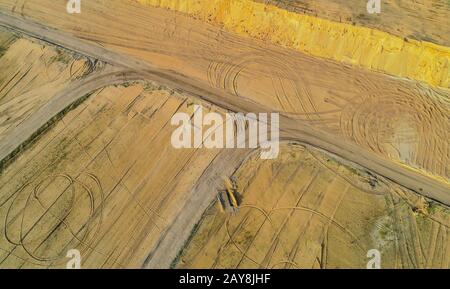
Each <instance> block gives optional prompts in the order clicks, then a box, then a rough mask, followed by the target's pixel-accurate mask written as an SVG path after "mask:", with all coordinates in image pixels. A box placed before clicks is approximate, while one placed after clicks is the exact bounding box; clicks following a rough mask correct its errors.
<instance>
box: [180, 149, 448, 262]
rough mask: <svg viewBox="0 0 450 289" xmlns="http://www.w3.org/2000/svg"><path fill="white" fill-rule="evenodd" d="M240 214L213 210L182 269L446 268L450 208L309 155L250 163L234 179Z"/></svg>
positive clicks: (287, 154) (286, 152) (297, 152)
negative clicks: (373, 256)
mask: <svg viewBox="0 0 450 289" xmlns="http://www.w3.org/2000/svg"><path fill="white" fill-rule="evenodd" d="M233 177H234V178H235V180H236V182H237V187H238V191H239V193H240V199H241V205H240V208H239V211H238V213H236V214H232V213H223V212H222V211H220V210H219V209H218V207H217V203H216V202H214V203H213V204H211V206H210V208H209V209H208V210H207V211H206V212H205V214H204V215H203V217H202V219H201V220H200V222H199V224H198V225H197V226H196V228H195V229H194V231H193V234H192V236H191V239H190V241H189V242H188V243H187V245H186V247H185V249H184V250H183V252H182V253H181V254H180V256H179V257H178V259H177V260H175V261H174V263H173V266H176V267H178V268H365V267H366V263H367V262H368V258H367V256H366V254H367V252H368V251H369V250H370V249H378V250H380V252H381V256H382V258H381V263H382V267H383V268H430V267H432V268H449V266H450V242H449V240H448V238H449V231H448V228H449V225H450V223H449V222H450V219H449V211H448V207H446V206H441V205H439V204H437V203H434V202H430V201H429V200H428V201H427V200H425V199H423V198H421V197H418V196H417V195H415V194H413V193H411V192H409V191H407V190H404V189H402V188H401V187H399V186H397V185H395V184H393V183H392V182H390V181H387V180H386V179H384V178H381V177H378V176H375V175H372V174H370V173H367V172H366V171H364V170H362V169H361V168H358V167H354V166H349V165H348V164H345V162H344V163H343V162H342V160H339V159H336V158H334V157H332V156H330V155H327V154H324V153H322V152H320V151H317V150H315V149H312V148H305V147H303V146H300V145H296V144H290V145H285V146H283V148H282V152H281V155H280V157H279V158H278V159H276V160H270V161H269V160H268V161H261V160H260V159H258V157H257V155H255V156H253V157H250V158H249V159H248V160H247V161H246V162H245V163H244V164H243V165H242V166H241V167H240V168H239V169H238V170H237V171H236V173H235V174H234V175H233Z"/></svg>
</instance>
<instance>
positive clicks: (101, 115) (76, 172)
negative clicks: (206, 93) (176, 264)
mask: <svg viewBox="0 0 450 289" xmlns="http://www.w3.org/2000/svg"><path fill="white" fill-rule="evenodd" d="M190 104H191V103H190V102H189V101H188V100H187V99H186V98H185V97H182V96H180V95H174V94H173V93H172V92H170V91H168V90H165V89H163V88H158V87H153V86H152V85H149V84H130V85H125V86H119V87H115V86H110V87H106V88H104V89H101V90H99V91H97V92H95V93H94V95H92V96H91V97H90V98H89V99H88V100H87V101H85V102H84V103H83V104H81V105H80V106H79V107H77V108H76V109H74V110H73V111H71V112H69V113H68V114H67V115H66V116H64V118H62V119H61V120H60V121H59V122H58V123H57V124H56V125H55V126H54V127H52V128H51V129H50V130H49V131H48V132H47V133H46V134H45V135H43V136H41V137H40V139H39V141H38V142H36V143H35V144H34V145H33V146H32V147H31V148H30V149H28V150H27V151H25V152H24V153H23V154H21V155H20V157H19V158H18V159H17V160H16V161H15V162H14V163H13V164H11V165H10V166H8V168H7V169H6V170H5V171H4V172H3V174H2V175H1V176H0V187H1V191H0V218H1V219H2V220H3V221H2V222H1V224H2V225H0V227H1V232H3V234H2V236H1V238H0V248H1V249H0V250H1V251H2V252H0V267H3V268H11V267H25V268H29V267H64V266H65V258H64V256H65V254H66V252H67V250H68V249H70V248H76V249H80V251H81V252H82V258H83V261H82V263H83V267H85V268H92V267H95V268H98V267H140V266H142V264H143V262H144V260H145V258H146V257H147V255H148V253H149V252H150V251H151V249H152V247H153V246H155V243H156V242H157V241H158V238H159V237H160V234H161V232H162V231H163V230H164V229H165V227H166V226H167V225H168V224H170V222H171V221H172V219H173V218H174V217H175V216H176V215H177V214H178V212H179V210H180V207H181V206H182V204H183V203H184V201H185V199H186V198H188V197H189V196H188V195H187V193H188V192H189V189H190V187H191V186H192V185H193V184H194V183H195V180H196V179H197V178H198V177H199V176H200V175H201V174H202V172H203V171H204V169H205V168H206V167H207V166H208V164H209V163H210V162H211V161H212V159H213V158H214V157H215V155H216V154H217V152H218V151H217V150H207V149H203V150H196V149H186V150H176V149H174V148H172V146H170V136H171V133H172V127H171V125H170V117H171V116H172V114H174V113H175V112H177V111H178V112H179V111H186V112H190V113H192V112H191V110H192V109H191V107H190Z"/></svg>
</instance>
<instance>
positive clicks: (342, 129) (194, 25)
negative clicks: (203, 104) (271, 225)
mask: <svg viewBox="0 0 450 289" xmlns="http://www.w3.org/2000/svg"><path fill="white" fill-rule="evenodd" d="M43 1H44V2H43ZM45 1H47V0H40V1H26V2H25V3H24V4H25V5H21V4H20V3H17V2H16V1H3V2H2V3H0V10H1V11H4V12H7V13H12V14H13V15H16V16H18V17H22V15H23V17H26V18H27V19H33V20H34V21H38V22H40V23H44V24H45V25H47V26H49V27H54V28H57V29H59V30H62V31H65V32H68V33H70V34H72V35H74V36H76V37H79V38H80V39H84V40H89V41H92V42H95V43H97V44H98V45H101V46H104V47H107V48H108V49H111V50H113V51H116V52H120V53H123V54H126V55H130V56H132V57H134V58H136V59H138V60H140V61H144V62H146V63H149V64H151V65H152V66H153V67H155V68H157V69H167V70H169V71H176V73H177V74H180V75H184V76H187V77H189V78H191V79H193V80H196V81H199V82H200V83H202V84H203V85H205V86H208V87H214V88H218V89H221V90H225V91H227V92H230V93H232V94H234V95H236V96H238V97H241V98H246V99H249V100H251V101H253V102H256V103H258V104H261V105H264V106H265V107H268V108H270V109H271V110H279V111H285V112H290V113H292V114H293V115H295V117H297V118H299V119H302V120H304V121H306V122H309V123H311V124H312V125H314V126H315V127H317V128H319V129H322V130H325V131H328V132H330V133H333V134H335V135H336V136H337V137H339V138H345V139H346V140H349V141H352V142H354V143H356V144H358V145H360V146H362V147H364V148H365V149H367V150H368V151H371V152H375V153H377V154H379V155H380V156H381V157H384V158H386V159H391V160H394V161H396V162H399V163H402V164H405V165H408V166H412V167H415V168H417V169H421V170H424V171H426V172H427V173H431V174H433V175H435V176H438V177H439V176H440V177H443V178H444V179H448V177H449V175H450V170H449V161H448V158H449V154H450V148H449V146H448V141H447V140H448V132H449V131H450V127H449V125H450V124H449V121H448V111H449V110H450V101H449V99H450V97H449V91H448V90H446V89H439V88H433V87H430V86H429V85H426V84H422V83H420V84H419V83H416V82H412V81H407V80H404V79H398V78H393V77H387V76H385V75H383V74H379V73H375V72H371V71H367V70H364V69H359V68H357V67H353V66H348V65H344V64H338V63H335V62H332V61H327V60H324V59H317V58H313V57H310V56H307V55H304V54H301V53H298V52H296V51H293V50H290V49H284V48H280V47H278V46H275V45H271V44H269V43H266V42H261V41H255V40H252V39H248V38H243V37H238V36H236V35H233V34H230V33H227V32H225V31H224V30H223V29H221V28H220V27H216V26H213V25H210V24H207V23H204V22H202V21H198V20H194V19H192V18H190V17H188V16H186V15H183V14H180V13H176V12H172V11H168V10H165V9H158V8H152V7H146V8H145V9H143V6H142V5H140V4H138V3H137V2H136V1H117V0H112V1H108V4H105V3H104V2H98V1H89V2H86V3H83V8H84V10H83V13H81V14H80V15H76V17H75V16H74V15H71V16H74V17H67V15H65V14H64V13H62V12H61V11H65V4H66V2H65V1H58V2H56V3H54V2H53V1H51V2H52V4H48V5H46V4H45ZM49 3H50V2H49ZM19 8H20V9H19ZM128 31H133V33H132V34H130V33H128ZM372 108H376V109H375V110H373V109H372Z"/></svg>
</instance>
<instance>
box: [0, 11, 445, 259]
mask: <svg viewBox="0 0 450 289" xmlns="http://www.w3.org/2000/svg"><path fill="white" fill-rule="evenodd" d="M0 25H1V26H5V27H8V28H10V29H13V30H15V31H18V32H21V33H23V34H26V35H29V36H31V37H34V38H37V39H40V40H42V41H45V42H49V43H52V44H54V45H58V46H61V47H64V48H66V49H69V50H72V51H75V52H77V53H80V54H83V55H86V56H89V57H91V58H96V59H99V60H102V61H104V62H107V63H110V64H112V65H114V66H116V67H117V68H121V69H122V70H121V71H115V72H109V73H106V74H104V75H97V76H92V77H89V78H86V79H85V80H83V81H81V82H76V83H73V84H72V85H71V87H70V88H69V89H67V90H65V91H63V92H60V93H58V94H57V95H56V96H55V98H54V99H53V100H52V101H51V102H49V104H48V105H46V106H45V107H44V108H42V109H41V110H39V112H38V113H36V114H35V115H33V117H32V118H30V119H28V120H27V121H26V122H24V123H22V125H21V126H20V127H18V128H17V130H16V131H14V134H13V135H12V136H11V137H8V139H7V140H4V142H3V143H1V146H0V152H1V155H0V156H1V157H2V158H3V157H4V156H5V155H8V153H10V152H11V151H13V150H14V149H15V148H17V147H19V146H20V144H21V143H22V142H23V141H25V140H27V139H28V138H29V137H30V136H31V135H32V134H33V133H34V132H35V131H36V130H37V129H39V128H40V127H41V126H42V125H43V124H45V123H46V122H47V121H48V120H50V119H51V118H52V117H53V116H54V115H56V114H57V113H58V112H60V111H61V110H62V109H64V108H65V107H66V106H67V105H70V104H71V103H73V102H74V101H75V100H76V99H78V98H80V97H82V96H84V95H86V94H87V93H90V92H92V91H93V90H95V89H98V88H101V87H104V86H107V85H110V84H115V83H120V82H124V81H130V80H138V79H147V80H152V81H156V82H159V83H162V84H164V85H167V86H169V87H172V88H176V89H177V90H179V91H180V92H182V93H188V94H190V95H192V96H194V97H198V98H201V99H203V100H206V101H208V102H210V103H213V104H215V105H217V106H219V107H222V108H225V109H228V110H231V111H236V112H250V111H251V112H257V111H271V109H269V108H268V107H266V106H264V105H261V104H257V103H255V102H254V101H251V100H249V99H246V98H243V97H238V96H236V95H234V94H230V93H227V92H225V91H223V90H221V89H216V88H213V87H211V86H208V85H207V84H205V83H204V82H202V81H199V80H198V79H196V78H194V77H193V78H190V77H188V76H186V75H183V74H180V73H178V72H177V71H174V70H170V69H162V68H161V67H158V66H153V65H151V64H149V63H148V62H144V61H141V60H139V59H136V58H133V57H131V56H129V55H125V54H121V53H118V52H115V51H112V50H110V49H108V48H105V47H102V46H100V45H97V44H95V43H93V42H88V41H83V40H80V39H78V38H77V37H74V36H71V35H69V34H66V33H64V32H61V31H56V30H51V29H48V28H47V27H45V26H42V25H40V24H37V23H33V22H31V21H28V20H25V19H21V18H17V17H13V16H8V15H5V14H0ZM280 124H281V131H280V136H281V139H282V140H295V141H299V142H302V143H306V144H309V145H311V146H314V147H317V148H320V149H323V150H325V151H328V152H330V153H333V154H336V155H338V156H340V157H342V158H344V159H346V160H349V161H352V162H354V163H357V164H359V165H361V166H363V167H365V168H367V169H368V170H370V171H373V172H374V173H377V174H379V175H382V176H384V177H386V178H387V179H390V180H392V181H394V182H396V183H398V184H400V185H402V186H404V187H406V188H409V189H411V190H413V191H415V192H417V193H420V194H423V195H425V196H427V197H430V198H432V199H435V200H437V201H440V202H442V203H444V204H446V205H449V204H450V187H449V185H448V184H447V183H444V182H440V181H438V180H436V179H434V178H430V177H429V176H426V175H424V174H421V173H420V172H417V171H415V170H412V169H410V168H408V167H406V166H402V165H400V164H398V163H395V162H392V161H390V160H388V159H384V158H382V157H380V156H379V155H376V154H374V153H372V152H370V151H367V149H365V148H361V147H359V146H357V145H355V144H354V143H351V142H349V141H345V140H343V139H341V138H338V137H336V135H333V134H330V133H328V132H324V131H322V130H319V129H317V128H316V127H313V126H312V125H311V124H310V123H309V122H308V121H305V120H301V119H298V118H296V117H295V116H292V115H291V114H286V113H281V115H280ZM248 153H249V151H247V150H233V151H231V152H228V151H226V150H224V151H223V152H222V153H221V154H220V157H219V158H218V159H217V160H216V161H215V162H213V164H212V165H211V166H210V167H209V168H208V169H207V170H206V171H205V174H204V175H203V177H202V178H201V179H200V180H199V181H198V182H197V184H196V185H195V186H194V188H193V190H192V199H191V200H189V201H188V202H187V203H186V204H185V205H184V208H185V209H183V210H182V213H181V214H180V215H179V216H178V217H177V218H176V219H175V221H174V222H173V223H172V224H171V225H170V226H169V227H168V229H167V230H165V232H164V233H163V234H162V237H161V239H160V241H159V243H158V245H157V246H156V247H155V248H153V250H152V252H150V255H149V257H148V258H147V262H146V264H145V266H146V267H151V268H154V267H167V266H168V265H169V264H170V263H169V264H168V262H170V261H171V260H173V257H175V256H174V255H176V253H177V252H178V250H179V249H180V248H181V247H182V245H183V244H184V242H185V240H186V238H187V237H188V236H189V233H190V230H191V228H192V226H193V225H194V224H195V223H196V222H197V220H198V219H199V217H200V216H201V214H202V212H203V211H204V209H205V208H206V206H207V205H208V204H209V203H210V202H211V200H212V199H213V198H214V195H215V194H214V190H213V188H214V187H216V186H218V184H219V183H218V182H219V181H220V180H218V178H217V176H219V175H222V173H223V172H224V171H226V172H232V171H233V170H234V169H235V168H236V167H238V166H239V165H240V164H241V163H242V161H243V159H244V158H245V157H246V156H247V155H248Z"/></svg>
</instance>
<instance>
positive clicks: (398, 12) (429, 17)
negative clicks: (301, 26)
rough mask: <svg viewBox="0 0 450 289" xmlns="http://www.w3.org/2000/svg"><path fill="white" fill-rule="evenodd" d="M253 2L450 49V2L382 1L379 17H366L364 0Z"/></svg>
mask: <svg viewBox="0 0 450 289" xmlns="http://www.w3.org/2000/svg"><path fill="white" fill-rule="evenodd" d="M256 1H258V2H264V3H268V4H272V5H276V6H278V7H281V8H283V9H287V10H290V11H294V12H296V13H305V14H308V15H313V16H318V17H321V18H326V19H330V20H333V21H339V22H344V23H349V24H355V25H358V26H367V27H370V28H375V29H379V30H383V31H386V32H389V33H392V34H394V35H398V36H399V37H402V38H403V37H408V38H412V39H416V40H423V41H429V42H434V43H437V44H441V45H445V46H450V19H449V15H450V3H449V2H448V1H446V0H430V1H425V0H422V1H411V0H400V1H398V0H383V1H381V2H382V6H381V7H382V8H381V11H382V12H381V14H380V15H376V14H374V15H370V14H368V13H367V9H366V4H367V1H359V0H256Z"/></svg>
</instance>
